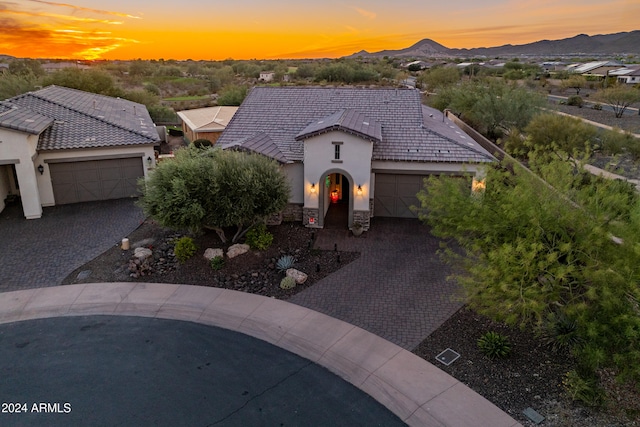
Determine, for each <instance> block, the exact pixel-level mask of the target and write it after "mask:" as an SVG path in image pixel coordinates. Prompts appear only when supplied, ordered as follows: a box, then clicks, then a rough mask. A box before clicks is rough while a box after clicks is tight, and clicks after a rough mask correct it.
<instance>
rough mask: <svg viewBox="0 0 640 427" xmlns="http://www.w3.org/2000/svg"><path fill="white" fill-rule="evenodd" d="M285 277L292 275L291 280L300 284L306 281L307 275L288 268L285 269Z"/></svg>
mask: <svg viewBox="0 0 640 427" xmlns="http://www.w3.org/2000/svg"><path fill="white" fill-rule="evenodd" d="M287 277H293V280H295V281H296V283H297V284H298V285H301V284H303V283H304V282H306V281H307V277H308V276H307V275H306V274H305V273H303V272H302V271H300V270H296V269H295V268H290V269H288V270H287Z"/></svg>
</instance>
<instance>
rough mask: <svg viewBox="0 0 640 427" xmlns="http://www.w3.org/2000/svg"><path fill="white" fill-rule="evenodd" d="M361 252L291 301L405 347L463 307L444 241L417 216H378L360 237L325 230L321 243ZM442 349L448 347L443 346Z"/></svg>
mask: <svg viewBox="0 0 640 427" xmlns="http://www.w3.org/2000/svg"><path fill="white" fill-rule="evenodd" d="M335 244H337V245H338V249H339V250H341V251H358V252H360V253H361V255H360V257H359V258H358V259H357V260H355V261H354V262H352V263H351V264H349V265H347V266H346V267H344V268H342V269H340V270H338V271H337V272H335V273H333V274H331V275H329V276H327V277H325V278H324V279H322V280H321V281H319V282H317V283H316V284H315V285H313V286H312V287H310V288H308V289H306V290H304V291H302V292H300V293H298V294H296V295H294V296H293V297H292V298H291V299H290V300H289V302H293V303H295V304H298V305H302V306H304V307H307V308H311V309H313V310H317V311H320V312H322V313H325V314H327V315H329V316H332V317H335V318H338V319H340V320H343V321H345V322H348V323H351V324H353V325H356V326H359V327H361V328H363V329H365V330H367V331H369V332H371V333H374V334H376V335H378V336H380V337H382V338H385V339H386V340H388V341H391V342H393V343H395V344H397V345H399V346H401V347H403V348H405V349H408V350H411V349H413V348H415V347H416V346H417V345H418V344H420V342H422V340H423V339H424V338H426V337H427V336H428V335H429V334H431V332H433V331H435V330H436V329H437V328H438V327H439V326H440V325H441V324H442V323H443V322H444V321H445V320H447V319H448V318H449V317H450V316H451V315H452V314H453V313H455V312H456V311H457V310H458V309H459V308H460V307H462V305H463V304H462V301H461V299H460V298H458V297H456V296H460V295H461V293H460V288H459V287H458V285H457V284H456V283H455V282H452V281H448V280H447V276H448V275H449V274H450V272H451V271H450V269H449V268H447V266H446V264H444V263H443V262H442V260H441V259H440V258H439V255H438V254H437V251H438V249H439V245H440V241H439V240H438V239H436V238H435V237H433V236H432V235H431V234H430V233H429V229H428V227H426V226H424V225H422V224H421V223H420V222H419V221H418V220H409V219H392V218H374V219H373V220H372V226H371V230H370V231H368V232H367V233H365V234H364V235H363V236H362V237H359V238H356V237H352V236H350V233H349V232H348V231H346V230H331V229H326V230H321V231H319V232H318V238H317V241H316V244H315V247H316V248H319V249H333V248H334V245H335ZM443 350H444V349H443Z"/></svg>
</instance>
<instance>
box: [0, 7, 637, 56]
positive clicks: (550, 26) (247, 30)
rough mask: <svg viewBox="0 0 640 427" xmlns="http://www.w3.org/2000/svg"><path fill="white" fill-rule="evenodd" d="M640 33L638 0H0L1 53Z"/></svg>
mask: <svg viewBox="0 0 640 427" xmlns="http://www.w3.org/2000/svg"><path fill="white" fill-rule="evenodd" d="M637 29H640V1H639V0H563V1H558V0H458V1H455V2H451V1H443V0H438V1H435V0H395V1H389V0H367V1H364V0H360V1H349V0H324V1H319V0H315V1H307V0H271V1H266V0H263V1H258V0H231V1H230V0H178V1H176V0H172V1H169V0H110V1H103V0H68V2H67V1H65V2H56V1H46V0H0V54H7V55H12V56H17V57H31V58H75V59H100V58H101V59H134V58H142V59H159V58H164V59H188V58H191V59H213V60H220V59H226V58H234V59H251V58H257V59H275V58H319V57H330V58H332V57H339V56H344V55H350V54H352V53H354V52H357V51H359V50H362V49H365V50H367V51H369V52H375V51H379V50H383V49H400V48H404V47H408V46H410V45H411V44H413V43H415V42H417V41H419V40H421V39H423V38H430V39H432V40H434V41H436V42H438V43H440V44H443V45H444V46H446V47H450V48H463V47H466V48H472V47H488V46H499V45H503V44H507V43H511V44H523V43H530V42H534V41H538V40H542V39H560V38H566V37H572V36H575V35H577V34H581V33H585V34H589V35H595V34H608V33H614V32H621V31H632V30H637Z"/></svg>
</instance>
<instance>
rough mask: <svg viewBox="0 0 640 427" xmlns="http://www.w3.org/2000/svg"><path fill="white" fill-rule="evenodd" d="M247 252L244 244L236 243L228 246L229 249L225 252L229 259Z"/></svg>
mask: <svg viewBox="0 0 640 427" xmlns="http://www.w3.org/2000/svg"><path fill="white" fill-rule="evenodd" d="M247 252H249V245H245V244H244V243H236V244H235V245H231V246H229V249H228V250H227V256H228V257H229V258H235V257H237V256H238V255H242V254H244V253H247Z"/></svg>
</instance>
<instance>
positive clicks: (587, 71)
mask: <svg viewBox="0 0 640 427" xmlns="http://www.w3.org/2000/svg"><path fill="white" fill-rule="evenodd" d="M621 65H622V64H620V63H619V62H616V61H596V62H587V63H585V64H581V65H578V66H576V65H575V64H574V65H570V66H569V67H567V70H568V71H569V72H570V73H574V74H582V75H583V76H596V77H606V76H608V75H609V72H610V71H613V70H617V69H619V68H620V67H621Z"/></svg>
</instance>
